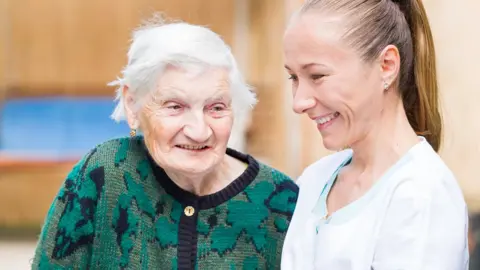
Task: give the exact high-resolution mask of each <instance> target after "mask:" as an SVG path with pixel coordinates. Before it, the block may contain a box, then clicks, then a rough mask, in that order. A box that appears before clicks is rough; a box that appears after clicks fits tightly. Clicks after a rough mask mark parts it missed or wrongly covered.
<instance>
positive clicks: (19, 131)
mask: <svg viewBox="0 0 480 270" xmlns="http://www.w3.org/2000/svg"><path fill="white" fill-rule="evenodd" d="M114 106H115V104H114V102H113V101H112V99H111V98H98V97H94V98H77V97H48V98H31V99H14V100H8V101H6V102H5V103H4V104H3V106H2V107H1V108H0V151H1V152H2V154H4V155H11V156H17V157H22V158H26V159H39V158H40V159H63V158H72V157H74V158H78V157H79V156H83V155H84V154H85V153H86V152H87V151H88V150H89V149H91V148H92V147H94V146H95V145H97V144H98V143H101V142H103V141H105V140H108V139H111V138H115V137H120V136H128V133H129V128H128V126H127V124H126V123H124V122H122V123H116V122H114V121H113V120H112V119H110V117H109V116H110V114H111V112H112V111H113V108H114Z"/></svg>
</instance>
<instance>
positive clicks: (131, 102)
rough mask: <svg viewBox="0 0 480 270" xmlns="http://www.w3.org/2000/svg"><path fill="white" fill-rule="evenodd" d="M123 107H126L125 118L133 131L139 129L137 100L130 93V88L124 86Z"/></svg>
mask: <svg viewBox="0 0 480 270" xmlns="http://www.w3.org/2000/svg"><path fill="white" fill-rule="evenodd" d="M122 92H123V106H124V107H125V117H126V118H127V123H128V125H129V126H130V128H131V129H137V128H138V119H137V114H136V110H135V98H134V96H133V95H132V93H130V91H129V88H128V86H126V85H125V86H123V89H122Z"/></svg>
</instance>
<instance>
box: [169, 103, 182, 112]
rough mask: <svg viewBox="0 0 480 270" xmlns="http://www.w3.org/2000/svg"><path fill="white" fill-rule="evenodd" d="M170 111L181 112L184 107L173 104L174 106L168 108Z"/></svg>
mask: <svg viewBox="0 0 480 270" xmlns="http://www.w3.org/2000/svg"><path fill="white" fill-rule="evenodd" d="M167 108H168V109H170V110H175V111H176V110H180V109H181V108H182V106H180V105H178V104H172V105H168V106H167Z"/></svg>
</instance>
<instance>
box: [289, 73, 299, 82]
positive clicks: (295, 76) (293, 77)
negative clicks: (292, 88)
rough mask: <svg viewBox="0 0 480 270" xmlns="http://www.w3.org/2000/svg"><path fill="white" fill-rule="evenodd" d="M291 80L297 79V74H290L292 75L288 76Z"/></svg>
mask: <svg viewBox="0 0 480 270" xmlns="http://www.w3.org/2000/svg"><path fill="white" fill-rule="evenodd" d="M288 79H289V80H292V81H296V80H297V79H298V77H297V75H293V74H290V77H288Z"/></svg>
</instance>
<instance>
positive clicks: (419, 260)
mask: <svg viewBox="0 0 480 270" xmlns="http://www.w3.org/2000/svg"><path fill="white" fill-rule="evenodd" d="M421 139H422V141H421V142H420V143H418V144H417V145H415V146H414V147H413V148H412V149H410V151H409V152H408V153H407V154H405V155H404V156H403V157H402V158H401V159H400V160H399V161H398V162H397V163H396V164H395V165H394V166H393V167H392V168H390V169H389V170H388V172H387V173H386V174H385V175H384V176H383V177H382V178H381V179H379V180H378V181H377V182H376V183H375V184H374V186H373V187H372V188H371V189H370V190H369V191H368V192H367V193H366V194H364V195H363V196H362V197H360V198H359V199H358V200H356V201H354V202H352V203H351V204H349V205H347V206H346V207H344V208H342V209H340V210H338V211H337V212H335V213H333V214H331V215H330V216H329V217H328V218H325V216H326V203H325V202H326V198H327V194H328V192H329V191H330V188H331V186H332V184H333V182H334V181H335V179H336V174H337V173H338V171H339V169H340V168H341V167H342V166H344V165H345V164H346V163H348V162H349V161H350V159H351V156H352V151H351V150H345V151H342V152H338V153H335V154H333V155H330V156H327V157H325V158H323V159H321V160H319V161H317V162H316V163H314V164H313V165H311V166H309V167H308V168H307V169H306V170H305V171H304V172H303V174H302V176H301V177H300V178H299V179H298V184H299V186H300V195H299V199H298V202H297V206H296V209H295V213H294V215H293V218H292V222H291V224H290V227H289V229H288V233H287V237H286V239H285V243H284V246H283V254H282V269H283V270H308V269H322V270H323V269H325V270H370V269H375V270H385V269H389V270H390V269H392V270H393V269H395V270H400V269H405V270H466V269H468V261H469V255H468V246H467V232H468V211H467V207H466V204H465V201H464V198H463V195H462V192H461V190H460V188H459V186H458V184H457V182H456V180H455V177H454V176H453V174H452V172H451V171H450V170H449V169H448V168H447V166H446V165H445V164H444V162H443V161H442V160H441V159H440V157H439V156H438V155H437V153H436V152H435V151H434V150H433V149H432V147H431V146H430V145H429V144H428V143H427V142H426V141H425V139H423V138H421Z"/></svg>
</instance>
